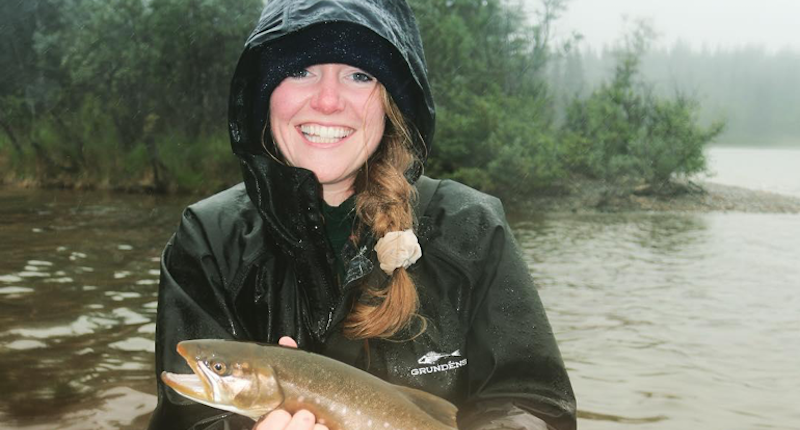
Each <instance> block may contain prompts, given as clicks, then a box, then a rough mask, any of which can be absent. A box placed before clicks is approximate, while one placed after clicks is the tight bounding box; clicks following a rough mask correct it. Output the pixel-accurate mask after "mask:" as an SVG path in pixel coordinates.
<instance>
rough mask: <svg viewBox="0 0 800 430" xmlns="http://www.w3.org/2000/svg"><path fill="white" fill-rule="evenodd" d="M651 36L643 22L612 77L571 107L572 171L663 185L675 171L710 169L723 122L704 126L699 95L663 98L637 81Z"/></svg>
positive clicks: (567, 128)
mask: <svg viewBox="0 0 800 430" xmlns="http://www.w3.org/2000/svg"><path fill="white" fill-rule="evenodd" d="M651 39H652V32H651V31H650V30H649V28H648V27H647V26H646V25H644V24H640V25H639V27H638V28H637V29H635V30H634V31H633V32H632V33H631V34H630V35H629V36H628V38H627V39H626V40H625V44H624V46H623V48H622V49H621V50H620V51H619V52H618V59H617V66H616V69H615V74H614V78H613V80H612V81H611V82H609V83H604V84H602V85H601V86H600V88H599V89H597V90H595V91H594V92H593V93H592V94H591V95H590V96H589V97H587V98H586V99H578V98H576V99H575V100H574V101H573V102H572V104H571V105H570V106H569V107H568V109H567V114H566V121H565V124H564V127H563V131H562V140H563V142H564V148H565V153H566V155H565V162H566V163H567V165H568V167H569V168H570V169H571V170H572V171H574V172H577V173H581V174H583V175H586V176H590V177H595V178H601V179H605V180H610V181H634V182H644V183H646V184H648V185H650V186H653V187H656V188H658V187H662V186H664V185H665V184H667V183H668V182H669V181H670V180H671V179H672V178H674V177H675V176H680V175H684V176H686V175H691V174H695V173H699V172H702V171H703V170H704V169H705V167H706V163H705V158H704V156H703V147H704V146H705V145H706V144H708V143H709V142H710V141H712V140H713V139H714V138H715V137H717V136H718V135H719V134H720V133H721V132H722V129H723V127H724V124H723V123H722V122H716V123H714V124H712V125H711V126H709V127H703V126H701V125H700V124H699V121H698V104H697V102H696V101H695V100H694V99H692V98H690V97H688V96H686V95H683V94H677V95H676V96H675V97H674V98H673V99H666V98H663V97H658V96H656V95H654V94H653V92H652V91H651V90H650V89H649V88H648V87H647V86H646V85H644V84H641V83H638V82H637V80H636V78H637V77H638V73H639V67H640V62H641V58H642V55H643V54H644V53H645V52H646V50H647V46H648V44H649V41H650V40H651Z"/></svg>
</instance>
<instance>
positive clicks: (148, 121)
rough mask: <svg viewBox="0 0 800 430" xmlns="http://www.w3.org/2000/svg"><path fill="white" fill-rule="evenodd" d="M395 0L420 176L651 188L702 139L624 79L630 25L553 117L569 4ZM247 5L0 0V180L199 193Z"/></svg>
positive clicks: (221, 131) (689, 158) (713, 130)
mask: <svg viewBox="0 0 800 430" xmlns="http://www.w3.org/2000/svg"><path fill="white" fill-rule="evenodd" d="M410 3H411V5H412V7H413V8H414V9H415V12H416V16H417V19H418V22H419V25H420V29H421V32H422V36H423V42H424V44H425V48H426V54H427V60H428V66H429V71H430V81H431V86H432V88H433V92H434V98H435V100H436V103H437V132H436V137H435V142H434V145H433V151H432V154H431V156H430V158H429V164H428V167H427V172H428V173H429V174H431V175H433V176H438V177H446V178H454V179H457V180H460V181H462V182H465V183H467V184H469V185H471V186H474V187H476V188H479V189H482V190H484V191H487V192H490V193H493V194H496V195H498V196H500V197H503V198H504V199H507V200H512V201H513V200H518V199H523V198H525V197H528V196H530V194H531V193H533V192H535V191H537V190H541V189H543V188H548V187H553V186H558V185H560V184H561V183H562V182H563V181H564V180H565V179H567V178H569V177H570V176H571V175H573V174H575V173H578V174H583V175H586V176H592V177H596V178H602V179H614V180H617V179H634V180H637V181H645V182H647V183H650V184H660V183H664V182H666V181H669V180H670V179H671V178H672V177H674V176H675V175H689V174H692V173H695V172H698V171H701V170H702V169H703V168H704V166H705V160H704V159H703V154H702V147H703V145H705V144H706V143H707V142H709V141H710V140H712V139H713V138H714V137H716V136H717V135H718V134H719V133H720V131H721V129H722V125H721V124H719V123H715V124H713V125H711V126H709V127H705V128H704V127H701V126H699V125H698V121H697V111H698V105H697V103H696V101H695V100H693V99H692V98H690V97H687V96H685V95H682V94H678V95H677V96H676V97H674V98H669V99H668V98H664V97H657V96H655V95H654V94H653V93H652V91H650V90H649V89H648V88H647V87H646V86H644V85H643V84H641V83H639V82H638V77H639V72H640V68H641V67H640V63H641V58H642V55H643V54H644V52H646V50H647V48H648V43H649V40H650V38H651V34H650V33H649V31H648V29H647V28H646V27H639V28H638V29H636V30H635V31H634V32H632V33H631V34H630V36H629V37H628V38H627V39H626V41H625V43H626V44H625V45H624V49H622V50H620V51H619V52H618V57H617V67H616V70H615V76H614V79H612V80H611V81H610V82H608V83H605V84H604V85H602V86H601V87H600V88H599V89H597V90H596V91H595V92H594V93H592V94H591V95H589V96H588V97H586V98H584V99H578V98H575V99H574V100H573V101H572V102H571V103H570V105H569V107H568V109H567V113H566V114H565V116H566V118H565V119H564V125H563V126H562V127H560V128H559V127H558V126H557V125H556V119H555V114H554V111H555V109H554V106H555V103H554V102H555V101H554V97H553V95H552V94H553V92H552V90H551V88H549V87H548V85H547V83H546V82H547V81H546V76H545V72H546V71H547V68H546V66H547V65H548V63H549V62H551V60H552V59H553V58H554V57H555V56H558V55H559V52H560V51H563V49H562V48H563V46H554V45H555V44H554V43H553V41H552V33H553V26H554V24H555V22H556V21H557V20H558V18H559V15H560V14H561V13H562V12H563V11H564V9H565V6H566V3H567V0H539V1H538V2H537V3H536V5H537V6H538V9H537V12H536V13H535V14H534V15H533V16H534V18H533V19H531V20H529V19H528V18H527V17H529V16H531V14H530V13H528V12H527V11H525V10H524V9H523V6H522V4H523V3H522V2H521V1H520V2H518V3H512V1H511V0H410ZM261 6H262V0H244V1H242V0H107V1H99V0H60V1H55V0H36V1H25V2H0V48H2V49H0V68H2V70H3V71H4V72H3V73H2V74H0V169H2V171H3V176H2V178H0V179H2V180H17V181H36V182H39V183H41V184H58V185H62V186H63V185H67V186H69V185H73V186H86V187H93V186H102V187H108V188H124V189H150V190H158V191H167V190H187V191H202V192H211V191H217V190H219V189H221V188H224V187H226V186H228V185H230V184H231V183H234V182H238V181H239V180H240V172H239V167H238V164H237V161H236V159H235V157H234V156H233V155H232V154H231V152H230V148H229V143H228V139H227V127H226V123H227V121H226V109H227V96H228V85H229V81H230V76H231V73H232V72H233V69H234V67H235V62H236V60H237V58H238V56H239V54H240V52H241V48H242V43H243V41H244V40H245V38H246V36H247V34H248V33H249V31H250V30H251V28H252V27H253V25H254V23H255V21H256V19H257V18H258V14H259V12H260V9H261ZM572 42H574V40H569V41H567V42H566V44H565V45H564V46H566V45H569V44H570V43H572ZM570 58H571V59H572V61H573V62H574V61H575V58H574V56H573V57H570ZM578 66H579V65H575V64H573V65H572V67H571V69H570V70H572V72H571V73H572V74H573V75H575V76H572V77H571V78H570V80H569V81H570V82H571V83H570V85H571V86H572V88H573V89H572V90H571V91H572V92H573V93H574V94H577V93H578V92H579V88H580V85H581V80H580V76H578V75H579V74H580V73H579V72H580V70H579V69H580V67H578Z"/></svg>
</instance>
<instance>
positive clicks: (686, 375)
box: [516, 213, 800, 429]
mask: <svg viewBox="0 0 800 430" xmlns="http://www.w3.org/2000/svg"><path fill="white" fill-rule="evenodd" d="M516 229H517V236H518V238H519V240H520V242H521V244H522V246H523V247H524V249H525V252H526V255H527V258H528V261H529V263H530V265H531V269H532V271H533V273H534V277H535V279H536V281H537V282H538V285H539V288H540V293H541V295H542V297H543V300H544V301H545V303H546V305H547V307H548V312H549V315H550V319H551V322H552V323H553V326H554V329H555V330H556V332H557V336H558V338H559V343H560V346H561V349H562V353H563V355H564V358H565V360H566V362H567V364H568V367H569V370H570V376H571V378H572V381H573V385H574V386H575V390H576V392H577V395H578V400H579V409H580V414H579V417H580V419H581V423H580V427H581V428H583V429H619V428H622V427H628V428H637V429H639V428H647V429H676V428H748V429H749V428H776V429H786V428H795V427H796V426H797V423H800V409H798V408H797V405H798V404H800V390H798V389H797V387H798V386H800V368H798V362H799V361H798V360H799V359H800V331H798V329H797V327H800V265H798V264H797V261H798V260H797V258H798V255H800V241H798V238H800V216H797V215H752V214H697V215H695V214H644V213H642V214H628V215H619V214H615V215H587V216H578V215H559V216H556V215H549V216H546V217H543V218H541V217H540V218H536V219H534V220H533V221H526V222H520V223H517V224H516Z"/></svg>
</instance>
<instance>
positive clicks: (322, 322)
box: [228, 0, 434, 341]
mask: <svg viewBox="0 0 800 430" xmlns="http://www.w3.org/2000/svg"><path fill="white" fill-rule="evenodd" d="M332 22H342V23H347V24H352V25H358V26H362V27H364V28H366V29H367V30H370V31H372V32H373V33H375V34H376V35H377V36H378V37H381V38H383V39H385V40H386V41H387V42H388V43H389V44H390V45H391V46H393V47H394V48H395V49H396V50H397V52H398V53H399V54H400V55H401V56H402V58H403V59H404V60H405V64H406V65H407V66H408V71H409V74H410V75H411V77H412V78H413V81H414V84H416V88H413V89H414V90H415V91H419V92H420V94H421V95H422V97H414V100H415V102H414V103H415V104H416V106H417V107H416V108H415V109H413V113H414V118H413V123H414V124H413V125H414V126H416V128H417V130H418V131H419V134H420V137H421V138H422V139H421V140H420V141H418V142H416V148H415V149H416V151H417V153H418V156H420V157H421V158H423V157H424V155H425V154H428V153H429V150H430V142H431V139H432V138H433V129H434V106H433V98H432V96H431V91H430V86H429V84H428V77H427V66H426V64H425V58H424V54H423V51H422V41H421V40H420V36H419V30H418V29H417V24H416V20H415V18H414V16H413V13H412V12H411V9H410V8H409V6H408V4H406V2H405V0H271V1H269V3H267V5H266V7H265V8H264V11H263V12H262V14H261V18H260V19H259V22H258V25H257V26H256V28H255V30H254V31H253V33H252V34H251V35H250V37H249V38H248V40H247V43H246V44H245V48H244V52H243V53H242V55H241V57H240V58H239V63H238V64H237V66H236V71H235V72H234V77H233V80H232V82H231V93H230V100H229V107H228V118H229V123H228V125H229V131H230V138H231V145H232V147H233V152H234V153H235V154H236V155H237V156H238V157H239V159H240V162H241V166H242V174H243V176H244V184H245V187H246V189H247V194H248V196H249V198H250V200H251V201H252V203H253V205H254V206H255V207H256V209H257V210H258V212H259V214H260V215H261V217H262V219H263V220H264V224H263V228H264V230H265V233H266V235H267V237H268V243H269V242H271V244H274V245H275V246H276V248H277V249H279V250H280V251H281V252H282V253H283V254H285V255H287V256H288V257H289V261H291V262H292V264H293V265H294V266H295V270H294V271H293V273H294V276H295V277H296V279H294V281H293V282H292V284H293V285H295V286H296V288H297V293H298V295H299V296H300V297H301V299H300V300H299V305H298V306H299V308H302V309H299V310H297V312H300V313H301V314H302V315H303V319H304V321H303V325H304V326H305V328H306V329H307V330H308V332H310V334H311V335H312V337H313V338H314V339H315V340H316V341H322V340H323V338H324V337H325V336H326V334H327V333H328V332H329V330H330V329H331V328H332V327H333V326H334V325H335V323H336V321H338V320H340V319H341V318H342V317H343V316H342V312H338V311H337V309H339V308H341V306H338V305H339V304H340V303H342V302H343V301H344V300H346V296H347V294H346V291H343V288H345V287H346V286H347V285H352V283H353V282H354V281H356V280H358V279H361V278H363V277H364V276H366V275H367V274H369V273H373V272H381V271H380V270H378V271H370V270H366V269H365V268H366V267H371V266H374V265H371V264H366V263H370V262H369V261H367V262H366V263H364V262H362V261H361V260H366V257H364V255H363V254H364V252H366V250H372V246H373V245H374V238H373V237H372V236H371V235H369V234H364V235H363V236H362V238H361V243H360V244H359V245H358V246H357V249H359V250H362V251H363V252H360V253H356V257H358V258H348V259H346V260H345V265H346V266H355V267H356V268H357V269H359V270H356V272H358V273H359V275H358V276H356V277H354V278H353V279H351V276H350V273H349V272H350V270H349V269H348V276H347V280H346V281H347V282H345V285H341V283H340V282H339V281H338V280H337V277H336V275H335V273H334V272H333V268H334V264H335V258H334V254H333V250H331V248H330V245H328V242H327V237H326V235H325V229H324V219H323V217H322V211H321V204H322V188H321V186H320V184H319V182H318V181H317V180H316V176H315V175H314V173H313V172H311V171H309V170H306V169H302V168H297V167H291V166H286V165H284V164H282V163H279V162H278V161H276V160H275V159H274V158H273V157H272V156H271V155H270V154H267V153H266V151H265V150H264V149H263V147H262V146H261V142H260V139H261V136H260V135H261V130H257V129H256V128H257V127H255V126H254V125H253V124H254V123H255V122H256V121H254V118H253V116H254V111H256V109H254V107H255V106H254V103H255V102H256V100H257V99H259V96H258V95H259V83H260V82H261V76H259V70H263V68H264V67H269V64H268V63H266V64H265V63H264V62H263V61H265V60H262V59H261V58H260V57H261V55H260V48H263V47H265V46H267V45H269V46H270V47H275V46H277V45H275V44H280V43H281V41H282V40H286V41H288V40H291V38H286V39H284V37H285V36H289V35H291V34H293V33H296V32H298V31H301V30H304V29H306V28H308V27H310V26H314V25H320V24H325V23H332ZM259 110H261V109H259ZM262 111H263V110H262ZM422 161H424V159H423V160H422ZM413 170H418V169H413ZM420 174H421V172H417V171H413V172H407V175H406V176H407V177H408V179H409V181H411V182H414V181H416V180H417V179H418V177H419V175H420ZM359 256H360V257H359ZM359 258H360V259H359ZM362 263H363V264H362ZM362 268H364V270H362ZM379 275H380V273H379Z"/></svg>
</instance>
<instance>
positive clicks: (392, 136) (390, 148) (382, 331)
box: [344, 85, 425, 339]
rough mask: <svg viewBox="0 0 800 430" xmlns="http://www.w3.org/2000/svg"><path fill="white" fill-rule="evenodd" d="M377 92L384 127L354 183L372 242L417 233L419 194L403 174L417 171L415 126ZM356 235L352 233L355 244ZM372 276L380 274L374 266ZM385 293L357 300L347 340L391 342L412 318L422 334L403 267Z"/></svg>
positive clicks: (370, 292) (365, 291)
mask: <svg viewBox="0 0 800 430" xmlns="http://www.w3.org/2000/svg"><path fill="white" fill-rule="evenodd" d="M378 88H379V92H380V96H381V98H382V101H383V107H384V112H385V114H386V117H387V124H386V128H385V131H384V135H383V140H382V141H381V144H380V146H379V147H378V150H377V151H375V154H373V156H372V157H370V159H369V161H368V162H367V163H366V165H365V166H364V167H363V168H362V169H361V170H360V171H359V173H358V175H357V177H356V181H355V192H356V202H355V206H356V215H357V217H358V218H359V219H360V220H361V221H362V223H363V225H364V227H366V228H369V229H370V230H371V232H372V234H373V235H374V236H375V238H381V237H383V236H384V235H385V234H386V233H388V232H391V231H402V230H407V229H413V228H414V227H415V224H416V223H415V220H414V205H413V203H414V202H415V200H416V198H417V194H416V190H415V189H414V187H413V186H412V185H411V184H410V183H409V181H408V180H407V179H406V172H408V171H409V170H410V169H413V168H415V167H417V166H419V165H420V161H419V159H418V157H417V156H416V155H415V151H414V150H413V148H414V137H415V136H416V135H415V134H413V130H414V128H413V126H411V125H409V124H410V122H409V121H407V120H406V119H405V118H404V117H403V114H402V112H401V111H400V109H399V108H398V106H397V104H395V102H394V101H393V100H392V97H391V96H390V95H389V92H388V91H386V89H385V87H383V86H382V85H380V86H379V87H378ZM359 235H360V232H358V231H356V232H355V234H354V239H355V240H356V241H357V240H358V236H359ZM373 270H380V268H378V267H377V266H376V267H375V269H373ZM384 287H385V288H381V289H373V288H370V287H369V286H366V285H365V286H363V287H362V291H361V297H360V298H359V299H358V300H356V302H355V303H354V305H353V308H352V310H351V311H350V314H349V315H348V317H347V319H346V320H345V322H344V334H345V336H347V337H349V338H351V339H369V338H391V337H393V336H394V335H396V334H397V333H398V332H399V331H401V330H402V329H403V328H405V327H407V326H408V325H409V323H410V322H411V321H412V319H414V318H415V317H417V318H419V319H420V320H421V321H422V323H423V325H422V330H424V322H425V320H424V319H423V318H422V317H420V316H419V315H418V314H417V310H418V308H419V296H418V294H417V288H416V286H415V285H414V281H413V280H412V279H411V276H410V275H409V274H408V271H407V270H406V269H404V268H402V267H400V268H397V269H395V271H394V272H393V273H392V275H391V276H390V278H389V280H388V281H387V282H386V285H385V286H384ZM420 333H421V331H420ZM418 334H419V333H418Z"/></svg>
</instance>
